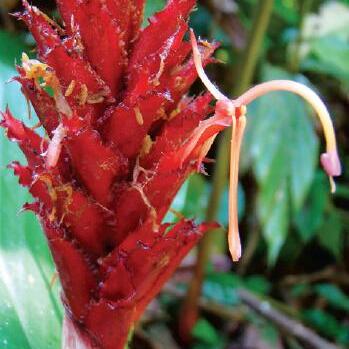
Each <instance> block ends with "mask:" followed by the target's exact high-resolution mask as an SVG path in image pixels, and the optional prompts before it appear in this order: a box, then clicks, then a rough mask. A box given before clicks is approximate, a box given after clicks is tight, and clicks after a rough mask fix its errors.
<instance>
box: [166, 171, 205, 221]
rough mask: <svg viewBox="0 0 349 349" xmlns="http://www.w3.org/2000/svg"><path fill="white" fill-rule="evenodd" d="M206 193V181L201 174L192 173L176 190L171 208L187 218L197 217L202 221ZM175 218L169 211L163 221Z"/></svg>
mask: <svg viewBox="0 0 349 349" xmlns="http://www.w3.org/2000/svg"><path fill="white" fill-rule="evenodd" d="M208 195H209V185H208V182H207V181H206V180H205V179H204V178H203V176H202V175H200V174H193V175H191V176H190V177H189V178H188V179H187V180H186V181H185V182H184V184H183V185H182V187H181V189H180V190H179V191H178V193H177V195H176V196H175V198H174V200H173V202H172V205H171V208H172V209H173V210H175V211H177V212H180V213H181V214H183V215H184V216H185V217H187V218H197V219H198V220H200V221H202V220H204V218H205V210H206V205H207V197H208ZM176 220H177V217H176V215H175V214H173V213H171V212H169V213H168V214H167V215H166V217H165V219H164V221H165V222H174V221H176Z"/></svg>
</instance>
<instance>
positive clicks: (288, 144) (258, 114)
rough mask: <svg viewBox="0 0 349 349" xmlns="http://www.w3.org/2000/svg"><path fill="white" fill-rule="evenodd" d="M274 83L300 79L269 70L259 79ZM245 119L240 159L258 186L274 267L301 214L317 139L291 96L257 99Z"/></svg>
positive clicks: (303, 110) (300, 105)
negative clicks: (297, 214) (293, 221)
mask: <svg viewBox="0 0 349 349" xmlns="http://www.w3.org/2000/svg"><path fill="white" fill-rule="evenodd" d="M273 79H291V80H295V79H300V77H298V76H292V75H290V74H288V73H287V72H286V71H284V70H282V69H281V68H277V67H273V66H269V65H267V66H266V67H265V69H264V71H263V74H262V80H265V81H267V80H273ZM303 80H304V78H303ZM248 115H249V117H248V129H247V135H246V138H245V145H244V148H243V151H244V154H246V155H243V157H245V156H246V157H247V159H249V161H248V163H249V164H250V165H252V168H253V170H254V173H255V176H256V179H257V182H258V184H259V193H258V197H257V201H258V215H259V218H260V221H261V223H262V227H263V234H264V237H265V239H266V241H267V243H268V247H269V251H268V260H269V263H270V264H272V263H274V262H275V260H276V258H277V256H278V254H279V252H280V249H281V247H282V245H283V243H284V241H285V239H286V236H287V232H288V228H289V225H290V221H291V213H292V212H297V211H299V210H300V209H301V207H302V205H303V203H304V201H305V198H306V195H307V193H308V191H309V188H310V186H311V183H312V180H313V177H314V172H315V166H316V163H317V156H318V139H317V136H316V134H315V131H314V129H313V126H312V121H311V119H310V115H311V114H310V113H309V109H308V108H307V107H306V105H305V103H304V102H303V101H302V100H301V99H300V98H299V97H298V96H295V95H292V94H290V93H287V92H273V93H270V94H268V95H266V96H264V97H262V98H260V99H258V100H257V101H256V102H255V103H253V105H252V106H251V108H249V112H248Z"/></svg>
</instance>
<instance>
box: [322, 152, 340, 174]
mask: <svg viewBox="0 0 349 349" xmlns="http://www.w3.org/2000/svg"><path fill="white" fill-rule="evenodd" d="M320 161H321V165H322V167H323V169H324V170H325V172H326V173H327V175H328V176H330V177H337V176H340V175H341V173H342V167H341V163H340V160H339V156H338V152H337V150H332V151H329V152H327V153H323V154H321V157H320Z"/></svg>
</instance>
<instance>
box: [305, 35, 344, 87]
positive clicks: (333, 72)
mask: <svg viewBox="0 0 349 349" xmlns="http://www.w3.org/2000/svg"><path fill="white" fill-rule="evenodd" d="M348 33H349V29H348ZM309 50H310V52H309V56H308V58H306V59H304V61H303V62H302V65H301V67H302V69H304V70H309V71H313V72H316V73H323V74H328V75H330V76H333V77H334V78H336V79H338V80H340V81H342V82H344V83H345V84H346V86H349V65H348V57H349V43H348V39H347V38H343V37H340V36H336V35H330V36H326V37H324V38H320V39H316V40H313V41H312V42H311V44H310V45H309ZM329 53H330V54H329Z"/></svg>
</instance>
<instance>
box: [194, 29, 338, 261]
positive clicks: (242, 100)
mask: <svg viewBox="0 0 349 349" xmlns="http://www.w3.org/2000/svg"><path fill="white" fill-rule="evenodd" d="M191 43H192V48H193V55H194V62H195V66H196V70H197V72H198V75H199V77H200V79H201V81H202V82H203V84H204V85H205V86H206V88H207V89H208V90H209V92H210V93H211V94H212V95H213V96H214V97H215V98H216V99H217V104H216V109H215V115H214V116H213V117H212V118H218V119H224V118H226V117H230V118H231V126H232V139H231V155H230V189H229V230H228V244H229V251H230V253H231V255H232V258H233V260H234V261H238V260H239V259H240V257H241V243H240V236H239V228H238V214H237V188H238V170H239V157H240V148H241V142H242V139H243V135H244V130H245V126H246V117H245V114H246V111H247V108H246V106H247V105H248V104H250V103H251V102H252V101H254V100H255V99H256V98H258V97H261V96H263V95H265V94H266V93H268V92H271V91H280V90H283V91H289V92H293V93H295V94H298V95H299V96H301V97H303V98H304V99H305V100H306V101H307V102H308V103H309V104H310V105H311V106H312V107H313V108H314V110H315V112H316V114H317V116H318V117H319V120H320V122H321V124H322V126H323V130H324V135H325V139H326V152H325V153H323V154H321V158H320V160H321V164H322V166H323V168H324V170H325V172H326V174H327V175H328V176H329V179H330V184H331V192H332V193H334V192H335V190H336V186H335V183H334V180H333V177H336V176H339V175H340V174H341V164H340V160H339V157H338V152H337V144H336V137H335V133H334V128H333V124H332V120H331V118H330V115H329V113H328V110H327V108H326V106H325V104H324V103H323V102H322V101H321V99H320V98H319V96H318V95H317V94H316V93H315V92H314V91H313V90H311V89H310V88H309V87H307V86H305V85H303V84H300V83H298V82H295V81H290V80H272V81H268V82H265V83H261V84H259V85H257V86H254V87H252V88H251V89H249V90H248V91H247V92H245V93H244V94H242V95H241V96H240V97H238V98H237V99H234V100H230V99H229V98H228V97H226V96H225V95H223V94H222V93H221V92H220V91H219V90H218V89H217V88H216V86H215V85H214V84H213V83H212V82H211V81H210V80H209V78H208V77H207V75H206V74H205V71H204V69H203V66H202V62H201V55H200V52H199V49H198V44H197V41H196V38H195V35H194V32H193V30H191ZM212 118H211V119H212Z"/></svg>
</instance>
